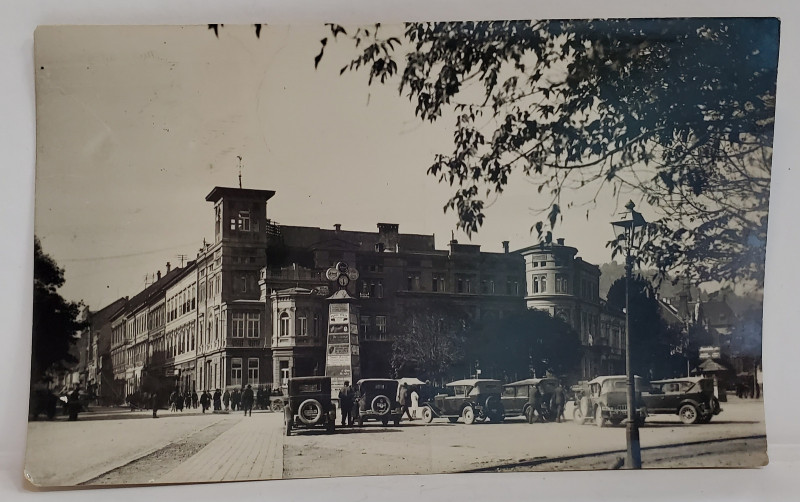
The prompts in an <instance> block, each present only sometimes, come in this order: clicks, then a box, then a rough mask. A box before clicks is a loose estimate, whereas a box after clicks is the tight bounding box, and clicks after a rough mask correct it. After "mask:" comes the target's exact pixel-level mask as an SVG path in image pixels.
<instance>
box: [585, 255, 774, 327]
mask: <svg viewBox="0 0 800 502" xmlns="http://www.w3.org/2000/svg"><path fill="white" fill-rule="evenodd" d="M635 273H636V272H634V274H635ZM638 273H639V274H641V275H643V276H645V277H647V278H648V279H650V280H652V279H653V277H654V276H655V272H654V271H652V270H642V271H639V272H638ZM624 276H625V266H624V265H620V264H618V263H614V262H611V263H603V264H602V265H600V297H602V298H606V297H607V296H608V290H609V289H610V288H611V285H612V284H614V281H616V280H617V279H619V278H620V277H624ZM681 288H682V286H681V284H675V285H673V284H672V281H669V280H665V281H662V283H661V286H660V287H659V288H658V293H659V295H660V296H661V297H662V298H676V297H677V296H678V293H680V291H681ZM689 291H690V294H691V295H692V300H693V301H697V300H698V299H700V300H701V301H706V300H708V299H709V298H710V297H717V298H723V297H724V298H725V301H726V302H727V304H728V305H729V306H730V307H731V310H733V313H734V314H736V315H737V316H738V315H741V314H743V313H744V312H746V311H748V310H751V309H760V308H761V306H762V304H763V298H762V297H761V295H758V294H753V295H747V296H744V295H737V294H736V293H734V292H733V290H731V289H730V288H725V289H721V290H720V291H719V292H717V293H711V294H709V293H706V292H704V291H701V290H700V289H698V288H696V287H694V286H692V287H691V288H690V290H689Z"/></svg>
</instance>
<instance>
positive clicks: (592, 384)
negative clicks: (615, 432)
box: [572, 375, 647, 427]
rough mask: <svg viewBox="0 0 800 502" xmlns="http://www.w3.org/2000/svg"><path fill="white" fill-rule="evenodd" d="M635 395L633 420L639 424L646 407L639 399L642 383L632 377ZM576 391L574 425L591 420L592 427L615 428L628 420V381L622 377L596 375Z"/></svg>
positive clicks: (644, 415) (640, 398)
mask: <svg viewBox="0 0 800 502" xmlns="http://www.w3.org/2000/svg"><path fill="white" fill-rule="evenodd" d="M634 378H635V381H634V386H635V394H636V414H635V420H636V421H637V422H638V423H640V424H642V423H644V420H645V417H647V408H646V406H645V404H644V401H643V400H642V391H641V389H642V388H643V386H644V381H643V380H642V379H641V378H640V377H638V376H637V377H634ZM582 387H583V389H582V390H580V389H579V390H577V391H576V404H575V409H574V411H573V415H572V418H573V420H574V421H575V423H577V424H583V423H585V422H586V421H587V420H594V423H595V425H597V426H599V427H604V426H605V425H606V424H607V423H611V424H612V425H618V424H620V423H621V422H622V421H623V420H625V419H627V418H628V379H627V377H626V376H625V375H612V376H600V377H597V378H595V379H594V380H590V381H589V382H587V383H586V384H584V385H583V386H582Z"/></svg>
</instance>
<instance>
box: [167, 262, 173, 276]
mask: <svg viewBox="0 0 800 502" xmlns="http://www.w3.org/2000/svg"><path fill="white" fill-rule="evenodd" d="M171 268H172V265H170V264H169V262H167V272H166V273H169V271H170V269H171Z"/></svg>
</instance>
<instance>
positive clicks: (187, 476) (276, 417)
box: [156, 412, 283, 483]
mask: <svg viewBox="0 0 800 502" xmlns="http://www.w3.org/2000/svg"><path fill="white" fill-rule="evenodd" d="M282 425H283V415H282V414H280V413H267V412H262V413H255V414H253V416H252V417H243V418H242V420H241V421H240V422H239V423H238V424H236V425H234V426H233V427H231V428H230V429H228V430H227V431H225V432H224V433H222V434H221V435H220V436H219V437H217V438H216V439H214V440H213V441H212V442H210V443H209V444H207V445H206V446H205V448H203V449H202V450H200V451H199V452H198V453H197V454H196V455H194V456H192V457H191V458H189V459H188V460H186V461H185V462H183V463H182V464H181V465H179V466H178V467H176V468H175V469H173V470H172V471H170V472H169V473H167V474H166V475H165V476H163V477H162V478H160V479H157V480H156V483H202V482H216V481H248V480H258V479H281V478H282V476H283V436H282Z"/></svg>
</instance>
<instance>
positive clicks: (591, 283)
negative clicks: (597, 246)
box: [517, 239, 625, 379]
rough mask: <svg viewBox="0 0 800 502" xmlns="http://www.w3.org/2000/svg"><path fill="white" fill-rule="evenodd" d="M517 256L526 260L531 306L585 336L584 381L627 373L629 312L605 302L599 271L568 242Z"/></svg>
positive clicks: (533, 248)
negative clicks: (626, 329)
mask: <svg viewBox="0 0 800 502" xmlns="http://www.w3.org/2000/svg"><path fill="white" fill-rule="evenodd" d="M517 253H519V254H520V255H521V256H522V257H523V258H524V260H525V280H526V293H525V304H526V306H527V307H528V308H530V309H537V310H543V311H546V312H549V313H550V315H552V316H553V317H558V318H560V319H562V320H563V321H565V322H567V323H568V324H570V325H571V326H572V328H573V329H574V330H575V331H577V332H578V334H579V335H580V338H581V344H582V345H583V356H582V361H581V378H582V379H590V378H593V377H594V376H597V375H609V374H615V373H622V372H624V368H625V314H624V313H622V312H619V311H616V309H613V308H612V307H610V306H609V305H608V304H607V303H606V302H605V300H603V299H601V298H600V293H599V291H600V268H599V267H598V266H597V265H592V264H590V263H587V262H586V261H584V260H583V259H582V258H580V257H578V256H577V254H578V250H577V249H576V248H574V247H571V246H567V245H565V244H564V239H558V240H557V241H556V242H555V243H552V242H550V243H541V244H537V245H535V246H529V247H526V248H523V249H520V250H518V251H517Z"/></svg>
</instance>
